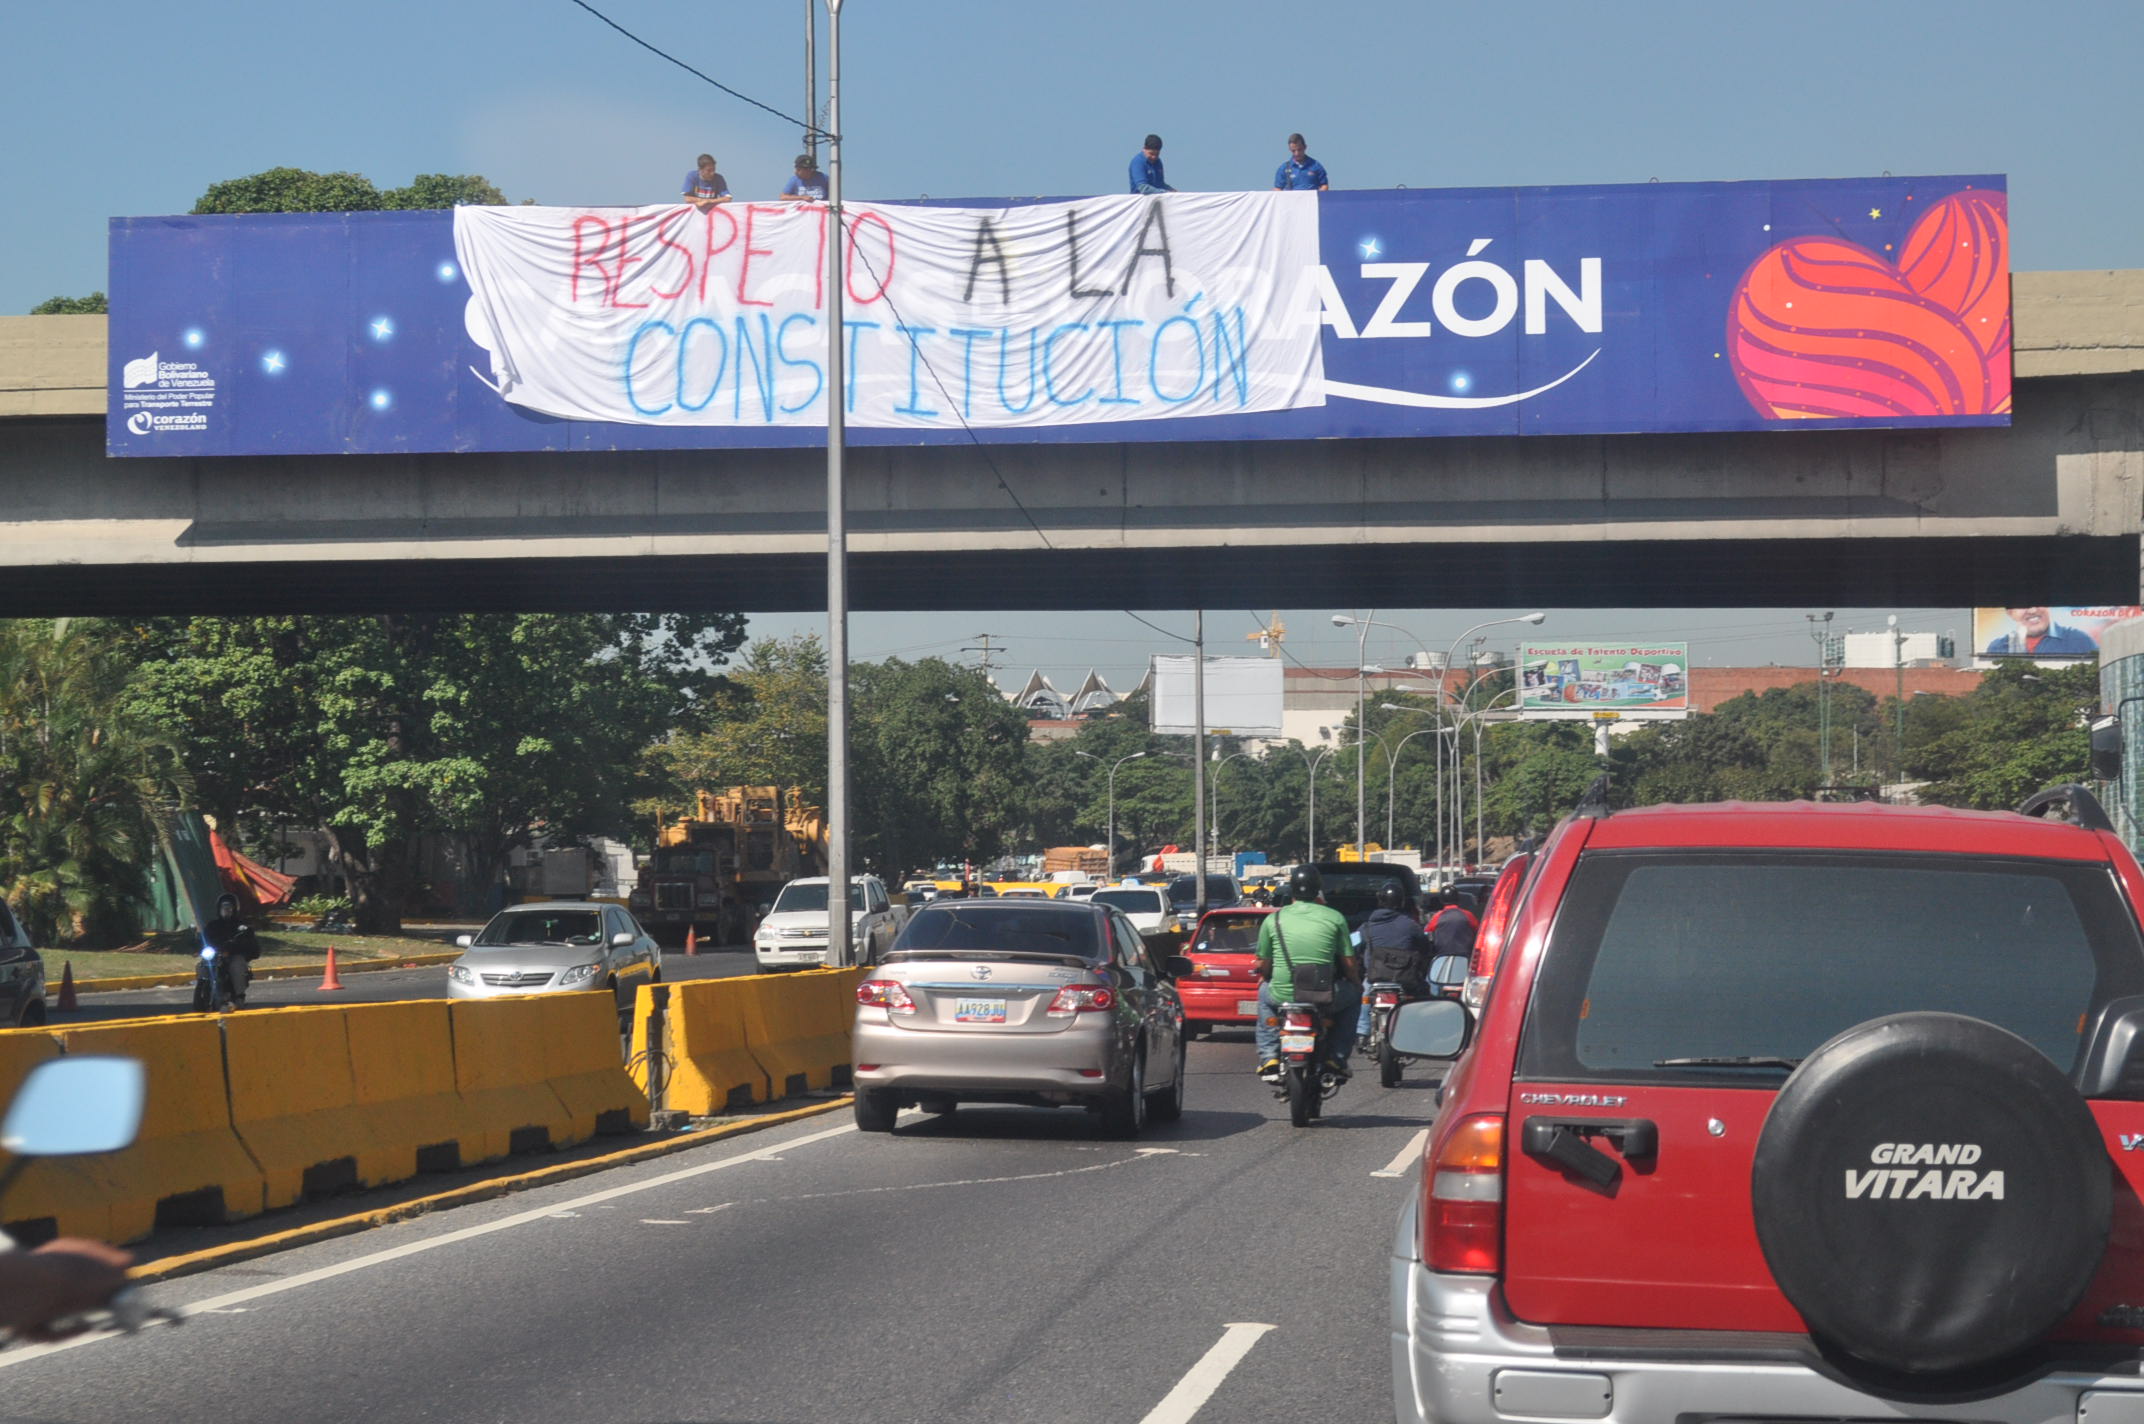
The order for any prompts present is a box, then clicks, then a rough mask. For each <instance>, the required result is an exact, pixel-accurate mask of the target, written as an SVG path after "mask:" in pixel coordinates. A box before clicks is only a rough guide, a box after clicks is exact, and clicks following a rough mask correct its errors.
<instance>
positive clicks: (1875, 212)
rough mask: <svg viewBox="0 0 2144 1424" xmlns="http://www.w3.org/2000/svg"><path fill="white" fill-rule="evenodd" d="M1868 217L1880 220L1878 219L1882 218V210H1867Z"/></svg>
mask: <svg viewBox="0 0 2144 1424" xmlns="http://www.w3.org/2000/svg"><path fill="white" fill-rule="evenodd" d="M1869 216H1870V217H1872V218H1880V217H1882V216H1883V209H1882V208H1870V209H1869Z"/></svg>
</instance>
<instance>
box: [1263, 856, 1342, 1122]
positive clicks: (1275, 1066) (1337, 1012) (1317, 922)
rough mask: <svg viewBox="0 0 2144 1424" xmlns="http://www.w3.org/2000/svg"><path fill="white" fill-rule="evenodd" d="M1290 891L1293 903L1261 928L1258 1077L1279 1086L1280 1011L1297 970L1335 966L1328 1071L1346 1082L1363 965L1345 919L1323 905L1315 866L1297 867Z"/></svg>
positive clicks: (1269, 917) (1291, 992) (1321, 881)
mask: <svg viewBox="0 0 2144 1424" xmlns="http://www.w3.org/2000/svg"><path fill="white" fill-rule="evenodd" d="M1288 891H1289V895H1290V897H1291V898H1290V900H1289V902H1288V903H1287V904H1286V905H1283V906H1282V907H1281V908H1280V909H1278V910H1275V911H1274V912H1273V913H1272V914H1270V915H1267V916H1266V917H1265V923H1264V924H1262V925H1260V926H1259V929H1258V977H1259V979H1260V980H1261V981H1262V982H1261V983H1260V984H1259V986H1258V1027H1257V1038H1258V1076H1259V1077H1260V1078H1262V1079H1264V1080H1265V1081H1266V1082H1269V1083H1277V1082H1279V1081H1280V1006H1281V1005H1282V1004H1285V1003H1287V1002H1288V1001H1289V999H1290V998H1291V997H1293V995H1294V993H1295V975H1294V972H1293V966H1295V965H1298V964H1305V965H1308V964H1331V965H1333V966H1334V970H1333V1001H1332V1003H1330V1004H1329V1005H1326V1006H1325V1008H1324V1012H1325V1013H1326V1015H1327V1016H1329V1017H1331V1018H1332V1019H1333V1025H1332V1028H1331V1029H1330V1030H1329V1034H1330V1036H1329V1037H1328V1038H1327V1040H1326V1064H1325V1066H1326V1068H1327V1069H1328V1070H1329V1071H1330V1072H1332V1073H1334V1074H1335V1075H1337V1076H1338V1077H1341V1078H1346V1077H1347V1075H1348V1073H1347V1056H1348V1054H1349V1053H1350V1052H1352V1051H1353V1050H1354V1047H1355V1028H1356V1024H1355V1020H1356V1018H1357V1017H1358V1015H1359V1012H1360V1010H1361V1008H1362V961H1361V960H1359V959H1357V958H1356V957H1355V945H1354V940H1353V937H1352V936H1351V935H1350V933H1349V931H1348V927H1347V919H1346V917H1345V916H1343V915H1342V914H1341V913H1340V912H1339V911H1338V910H1335V909H1333V908H1331V907H1330V906H1328V905H1326V904H1325V903H1324V900H1323V896H1324V893H1325V882H1324V879H1323V877H1321V876H1320V875H1319V874H1318V868H1317V867H1316V866H1315V865H1298V866H1297V867H1296V868H1295V870H1294V871H1293V872H1292V873H1291V874H1290V875H1289V876H1288Z"/></svg>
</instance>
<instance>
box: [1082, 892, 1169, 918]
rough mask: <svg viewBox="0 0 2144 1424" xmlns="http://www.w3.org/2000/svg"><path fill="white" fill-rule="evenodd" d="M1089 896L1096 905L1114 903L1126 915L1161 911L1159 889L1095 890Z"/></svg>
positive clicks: (1153, 913)
mask: <svg viewBox="0 0 2144 1424" xmlns="http://www.w3.org/2000/svg"><path fill="white" fill-rule="evenodd" d="M1089 898H1090V900H1091V902H1092V903H1094V904H1097V905H1114V906H1116V907H1117V908H1118V909H1120V910H1122V911H1123V912H1124V913H1125V914H1127V915H1158V914H1160V913H1161V892H1160V891H1159V890H1097V891H1095V892H1094V894H1093V895H1092V896H1091V897H1089Z"/></svg>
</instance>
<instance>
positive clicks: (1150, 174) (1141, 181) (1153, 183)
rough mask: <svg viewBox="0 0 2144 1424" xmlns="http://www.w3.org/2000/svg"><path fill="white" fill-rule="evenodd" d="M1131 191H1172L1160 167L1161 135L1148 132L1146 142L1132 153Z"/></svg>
mask: <svg viewBox="0 0 2144 1424" xmlns="http://www.w3.org/2000/svg"><path fill="white" fill-rule="evenodd" d="M1132 191H1133V192H1134V193H1173V192H1175V191H1176V190H1175V189H1174V188H1171V187H1170V186H1169V183H1168V180H1167V178H1165V177H1164V176H1163V174H1162V169H1161V135H1160V134H1148V135H1147V136H1146V142H1145V143H1143V144H1141V145H1140V146H1139V151H1138V152H1137V153H1135V154H1133V155H1132Z"/></svg>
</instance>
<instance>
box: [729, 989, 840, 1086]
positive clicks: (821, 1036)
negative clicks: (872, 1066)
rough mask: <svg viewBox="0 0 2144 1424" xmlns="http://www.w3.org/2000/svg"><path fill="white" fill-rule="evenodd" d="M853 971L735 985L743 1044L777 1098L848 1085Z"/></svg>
mask: <svg viewBox="0 0 2144 1424" xmlns="http://www.w3.org/2000/svg"><path fill="white" fill-rule="evenodd" d="M858 978H859V972H858V971H857V970H853V969H834V970H824V969H816V970H806V971H804V972H803V973H801V974H769V975H758V976H754V977H752V978H749V979H738V980H733V981H732V982H733V983H736V984H739V985H741V986H743V990H744V994H743V1005H742V1007H743V1010H744V1039H745V1046H746V1047H747V1048H749V1049H750V1050H751V1052H752V1057H753V1058H754V1059H756V1060H757V1061H758V1063H759V1066H760V1067H761V1068H762V1069H763V1070H765V1072H766V1074H767V1078H768V1080H769V1081H770V1082H771V1083H772V1084H773V1085H774V1090H775V1093H776V1095H777V1096H779V1097H789V1096H792V1095H794V1094H797V1093H804V1092H809V1091H811V1090H812V1089H813V1088H831V1087H835V1086H838V1085H844V1084H846V1083H847V1082H848V1081H849V1027H850V1025H851V1024H852V1023H853V1022H854V1021H855V1009H856V983H857V980H858Z"/></svg>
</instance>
